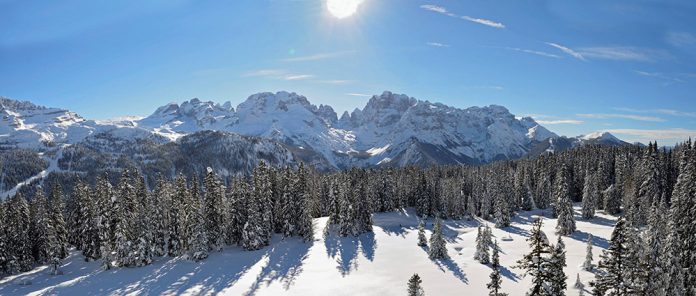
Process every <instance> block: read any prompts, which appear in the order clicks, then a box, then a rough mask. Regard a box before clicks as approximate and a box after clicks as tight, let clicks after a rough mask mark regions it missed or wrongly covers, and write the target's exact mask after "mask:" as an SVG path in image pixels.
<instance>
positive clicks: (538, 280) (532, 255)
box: [516, 219, 552, 296]
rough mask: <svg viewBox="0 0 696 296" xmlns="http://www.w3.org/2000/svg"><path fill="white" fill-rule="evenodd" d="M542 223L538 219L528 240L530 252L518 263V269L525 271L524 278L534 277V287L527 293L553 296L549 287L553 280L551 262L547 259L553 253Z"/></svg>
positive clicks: (535, 295)
mask: <svg viewBox="0 0 696 296" xmlns="http://www.w3.org/2000/svg"><path fill="white" fill-rule="evenodd" d="M541 225H542V221H541V219H537V220H536V221H534V224H533V225H532V230H531V233H530V234H529V237H528V238H527V242H528V243H529V247H530V248H531V250H530V252H529V253H528V254H526V255H524V257H522V259H520V260H519V261H517V266H516V268H519V269H522V270H524V276H525V277H526V276H531V277H532V287H531V288H530V289H529V292H527V295H530V296H537V295H542V296H552V294H550V293H549V292H550V291H549V286H550V282H551V279H552V275H551V274H550V271H551V270H552V268H551V260H550V259H549V258H548V257H547V255H548V254H550V253H551V247H550V246H549V243H548V239H547V238H546V235H545V234H544V233H543V232H542V231H541Z"/></svg>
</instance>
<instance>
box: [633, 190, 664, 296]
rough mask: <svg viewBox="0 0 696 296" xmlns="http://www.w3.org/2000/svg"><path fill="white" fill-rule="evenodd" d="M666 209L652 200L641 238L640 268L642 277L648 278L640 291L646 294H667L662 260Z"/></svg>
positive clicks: (661, 295) (661, 203)
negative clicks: (646, 223) (646, 225)
mask: <svg viewBox="0 0 696 296" xmlns="http://www.w3.org/2000/svg"><path fill="white" fill-rule="evenodd" d="M668 211H669V210H667V206H666V205H665V203H663V202H661V201H657V200H656V201H654V202H653V206H652V207H651V209H650V216H649V217H648V227H647V229H646V231H645V233H644V239H642V240H641V242H642V243H643V244H644V245H643V250H644V251H643V252H642V254H641V256H640V268H641V269H642V270H643V273H644V277H645V278H646V279H649V280H647V281H646V282H645V283H644V289H643V291H642V292H644V293H645V294H646V295H655V296H666V295H667V294H666V292H667V289H668V287H667V286H668V285H669V273H668V272H667V270H668V268H667V265H666V263H667V262H665V261H666V260H664V259H665V258H666V256H665V255H666V254H667V253H668V252H666V251H665V240H666V238H667V229H666V227H665V223H664V221H665V219H666V213H667V212H668Z"/></svg>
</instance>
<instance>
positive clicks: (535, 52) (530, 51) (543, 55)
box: [505, 47, 561, 59]
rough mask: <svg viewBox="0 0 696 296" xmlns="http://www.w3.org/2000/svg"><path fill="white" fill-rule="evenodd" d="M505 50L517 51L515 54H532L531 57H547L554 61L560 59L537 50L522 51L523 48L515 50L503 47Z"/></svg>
mask: <svg viewBox="0 0 696 296" xmlns="http://www.w3.org/2000/svg"><path fill="white" fill-rule="evenodd" d="M505 49H507V50H512V51H517V52H523V53H528V54H533V55H538V56H542V57H547V58H554V59H560V58H561V57H560V56H558V55H555V54H552V53H548V52H543V51H538V50H531V49H524V48H517V47H505Z"/></svg>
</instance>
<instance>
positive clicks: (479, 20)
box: [420, 4, 505, 29]
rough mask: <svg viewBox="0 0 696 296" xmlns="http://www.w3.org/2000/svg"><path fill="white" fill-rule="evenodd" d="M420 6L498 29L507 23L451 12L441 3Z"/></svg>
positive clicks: (503, 27)
mask: <svg viewBox="0 0 696 296" xmlns="http://www.w3.org/2000/svg"><path fill="white" fill-rule="evenodd" d="M420 8H422V9H425V10H428V11H432V12H436V13H439V14H442V15H446V16H449V17H454V18H459V19H463V20H466V21H470V22H473V23H477V24H480V25H484V26H488V27H492V28H496V29H505V25H504V24H503V23H501V22H496V21H492V20H488V19H483V18H477V17H471V16H468V15H458V14H456V13H452V12H450V11H449V10H447V8H445V7H443V6H439V5H433V4H424V5H421V6H420Z"/></svg>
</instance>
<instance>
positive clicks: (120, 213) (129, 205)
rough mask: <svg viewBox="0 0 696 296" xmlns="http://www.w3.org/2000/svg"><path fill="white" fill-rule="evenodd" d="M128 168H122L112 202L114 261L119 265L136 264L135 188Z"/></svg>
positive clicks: (128, 265)
mask: <svg viewBox="0 0 696 296" xmlns="http://www.w3.org/2000/svg"><path fill="white" fill-rule="evenodd" d="M132 182H133V180H132V179H131V177H130V173H129V171H128V170H124V171H123V173H122V174H121V178H120V179H119V183H118V187H117V189H116V190H117V196H116V201H115V202H114V217H113V218H114V220H115V225H116V227H115V232H114V251H115V255H114V262H115V265H116V266H119V267H130V266H134V265H135V264H136V258H135V256H134V255H135V251H136V239H137V237H136V229H135V227H136V226H135V223H134V222H135V218H136V215H137V209H136V202H135V188H134V187H133V185H132Z"/></svg>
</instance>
